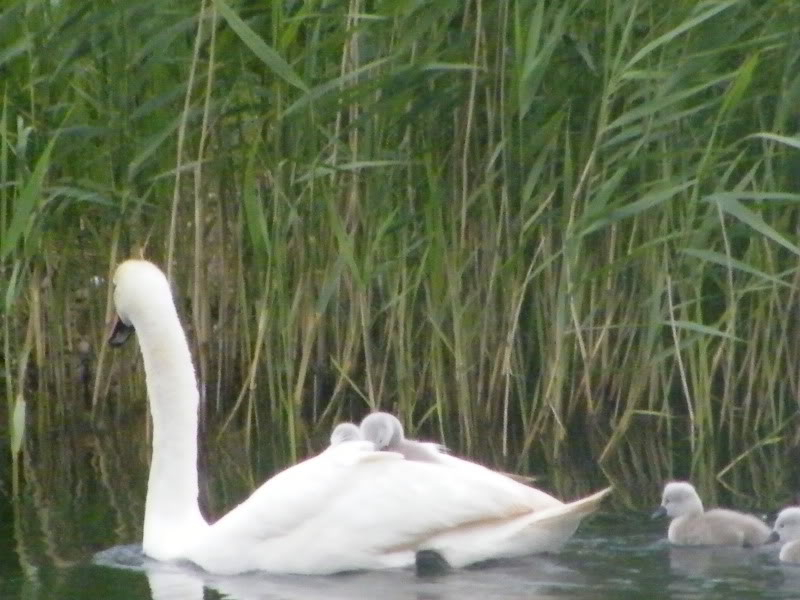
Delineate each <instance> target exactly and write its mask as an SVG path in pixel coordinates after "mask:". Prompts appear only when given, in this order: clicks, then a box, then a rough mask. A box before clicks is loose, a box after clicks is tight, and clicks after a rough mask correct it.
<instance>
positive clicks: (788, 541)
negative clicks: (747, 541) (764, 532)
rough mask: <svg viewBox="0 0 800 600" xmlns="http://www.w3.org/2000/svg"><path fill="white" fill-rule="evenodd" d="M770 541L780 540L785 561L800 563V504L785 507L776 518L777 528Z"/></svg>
mask: <svg viewBox="0 0 800 600" xmlns="http://www.w3.org/2000/svg"><path fill="white" fill-rule="evenodd" d="M767 541H768V542H777V541H780V542H781V543H782V544H783V546H781V553H780V555H779V557H780V559H781V560H782V561H783V562H787V563H795V564H800V506H790V507H789V508H784V509H783V510H782V511H781V512H780V514H778V518H777V519H775V528H774V529H773V530H772V535H770V536H769V539H768V540H767Z"/></svg>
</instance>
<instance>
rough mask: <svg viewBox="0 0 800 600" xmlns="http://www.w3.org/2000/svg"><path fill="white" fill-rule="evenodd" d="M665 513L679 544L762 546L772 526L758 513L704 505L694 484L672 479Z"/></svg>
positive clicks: (664, 499)
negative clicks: (706, 508)
mask: <svg viewBox="0 0 800 600" xmlns="http://www.w3.org/2000/svg"><path fill="white" fill-rule="evenodd" d="M660 512H661V513H664V514H666V515H668V516H669V517H670V518H671V519H672V521H671V522H670V524H669V530H668V532H667V537H668V539H669V541H670V542H671V543H673V544H675V545H678V546H760V545H762V544H764V543H766V542H767V540H768V538H769V536H770V529H769V527H768V526H767V524H766V523H764V522H763V521H761V519H759V518H758V517H755V516H753V515H748V514H745V513H740V512H737V511H734V510H728V509H726V508H713V509H711V510H708V511H706V510H704V509H703V502H702V501H701V500H700V496H699V495H698V494H697V491H696V490H695V489H694V486H692V484H690V483H688V482H686V481H671V482H669V483H668V484H667V485H666V486H664V493H663V496H662V500H661V510H660Z"/></svg>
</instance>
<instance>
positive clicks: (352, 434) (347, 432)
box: [331, 423, 364, 446]
mask: <svg viewBox="0 0 800 600" xmlns="http://www.w3.org/2000/svg"><path fill="white" fill-rule="evenodd" d="M363 439H364V438H363V437H361V430H360V429H359V428H358V425H355V424H353V423H339V424H338V425H337V426H336V427H334V428H333V431H331V446H335V445H336V444H341V443H342V442H354V441H356V440H363Z"/></svg>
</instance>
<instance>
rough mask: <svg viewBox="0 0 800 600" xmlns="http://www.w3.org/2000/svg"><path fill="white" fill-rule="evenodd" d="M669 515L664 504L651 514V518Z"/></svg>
mask: <svg viewBox="0 0 800 600" xmlns="http://www.w3.org/2000/svg"><path fill="white" fill-rule="evenodd" d="M666 516H667V509H666V508H664V507H663V506H659V507H658V508H657V509H656V510H655V511H654V512H653V514H652V515H650V518H651V519H660V518H661V517H666Z"/></svg>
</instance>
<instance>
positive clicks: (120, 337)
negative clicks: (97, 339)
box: [108, 316, 134, 347]
mask: <svg viewBox="0 0 800 600" xmlns="http://www.w3.org/2000/svg"><path fill="white" fill-rule="evenodd" d="M133 331H134V329H133V325H128V324H127V323H125V321H123V320H122V319H120V318H119V316H117V317H116V318H115V319H114V323H113V324H112V326H111V333H110V334H108V345H109V346H114V347H117V346H122V344H124V343H125V342H126V341H127V339H128V338H129V337H130V336H131V334H132V333H133Z"/></svg>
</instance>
